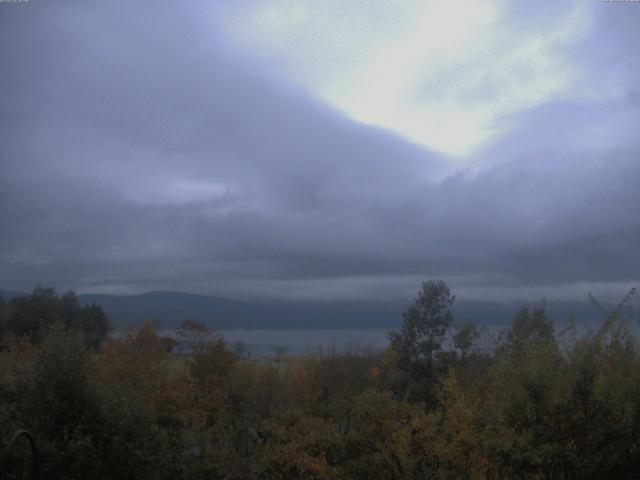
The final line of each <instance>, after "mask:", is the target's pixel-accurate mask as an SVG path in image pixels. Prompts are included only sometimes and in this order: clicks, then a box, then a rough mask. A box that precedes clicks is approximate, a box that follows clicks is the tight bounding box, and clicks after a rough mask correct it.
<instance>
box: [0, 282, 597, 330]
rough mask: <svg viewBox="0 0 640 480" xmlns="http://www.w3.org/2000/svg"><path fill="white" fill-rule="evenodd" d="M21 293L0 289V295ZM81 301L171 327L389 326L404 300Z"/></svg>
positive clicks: (553, 311) (556, 309)
mask: <svg viewBox="0 0 640 480" xmlns="http://www.w3.org/2000/svg"><path fill="white" fill-rule="evenodd" d="M23 295H26V294H25V293H21V292H15V291H10V290H2V289H0V297H3V298H4V299H5V300H9V299H11V298H14V297H17V296H23ZM78 299H79V300H80V301H81V302H82V303H96V304H98V305H100V306H101V307H102V308H103V309H104V311H105V312H106V313H107V315H108V316H109V318H111V320H112V322H113V324H114V326H115V327H116V328H123V327H126V326H132V325H140V324H141V323H143V322H144V321H147V320H157V321H159V322H160V323H161V324H162V325H164V326H165V327H169V328H171V327H174V326H176V325H178V324H179V323H180V322H181V321H182V320H184V319H186V318H195V319H197V320H200V321H202V322H205V323H207V324H208V325H210V326H211V327H213V328H216V329H229V328H263V329H270V328H303V329H311V328H394V327H398V326H400V325H401V323H402V312H403V310H404V308H405V307H406V305H408V304H409V302H407V304H405V305H401V304H365V303H320V302H315V303H311V302H309V303H306V302H282V303H278V304H269V305H258V304H250V303H243V302H238V301H235V300H229V299H224V298H217V297H210V296H206V295H195V294H190V293H180V292H170V291H169V292H161V291H159V292H150V293H143V294H140V295H103V294H84V295H78ZM524 305H526V303H524V302H511V303H499V302H489V301H484V302H482V301H465V300H459V301H458V302H456V304H455V305H454V308H453V311H454V316H455V319H456V321H457V322H464V321H468V320H471V321H474V322H476V323H477V324H479V325H504V324H508V323H509V322H511V320H512V319H513V316H514V315H515V313H516V312H517V311H518V309H519V308H521V307H522V306H524ZM547 309H548V312H549V316H550V317H551V318H552V319H553V320H555V321H556V322H566V321H568V320H570V319H571V318H575V319H576V320H577V321H579V322H594V321H598V320H600V319H601V314H600V312H599V311H598V310H597V309H596V308H595V307H594V306H593V305H591V304H590V303H588V302H586V301H583V302H548V303H547Z"/></svg>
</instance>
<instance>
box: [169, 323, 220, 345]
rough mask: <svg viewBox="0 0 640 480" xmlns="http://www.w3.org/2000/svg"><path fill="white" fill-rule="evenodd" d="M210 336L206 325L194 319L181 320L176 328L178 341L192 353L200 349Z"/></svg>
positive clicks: (210, 332) (209, 330) (210, 333)
mask: <svg viewBox="0 0 640 480" xmlns="http://www.w3.org/2000/svg"><path fill="white" fill-rule="evenodd" d="M212 334H213V332H212V331H211V329H210V328H209V327H207V325H205V324H204V323H202V322H199V321H198V320H196V319H195V318H187V319H185V320H183V321H182V323H181V324H180V326H179V327H178V328H176V336H177V337H178V341H179V342H180V343H182V344H183V345H185V346H186V347H187V348H189V349H190V350H192V351H194V352H195V351H196V350H198V349H201V348H202V347H203V346H204V345H205V344H206V342H207V341H208V340H210V339H211V337H212Z"/></svg>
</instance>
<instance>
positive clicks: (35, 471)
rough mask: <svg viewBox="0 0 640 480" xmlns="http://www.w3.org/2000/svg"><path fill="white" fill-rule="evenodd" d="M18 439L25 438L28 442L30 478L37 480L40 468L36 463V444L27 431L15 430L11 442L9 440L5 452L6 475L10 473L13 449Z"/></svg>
mask: <svg viewBox="0 0 640 480" xmlns="http://www.w3.org/2000/svg"><path fill="white" fill-rule="evenodd" d="M20 437H26V438H27V440H28V441H29V445H30V446H31V478H33V479H37V478H38V470H39V466H40V465H39V461H38V449H37V448H36V442H35V440H34V439H33V435H31V433H29V432H28V431H27V430H17V431H16V432H15V433H14V434H13V435H12V436H11V440H9V451H8V452H7V474H10V473H11V470H12V465H11V460H12V459H13V450H14V449H15V447H16V444H17V443H18V439H19V438H20Z"/></svg>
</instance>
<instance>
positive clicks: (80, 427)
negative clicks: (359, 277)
mask: <svg viewBox="0 0 640 480" xmlns="http://www.w3.org/2000/svg"><path fill="white" fill-rule="evenodd" d="M444 287H446V286H445V285H443V284H441V283H434V284H430V283H427V284H425V287H424V288H423V290H422V292H421V296H420V297H419V298H418V300H417V301H416V304H414V305H413V306H412V307H410V308H409V310H408V311H407V314H406V315H405V321H406V322H407V323H405V328H404V329H402V330H401V331H399V332H398V334H397V335H394V337H393V338H392V343H391V347H390V348H389V349H388V350H387V351H385V352H382V353H380V354H367V355H356V354H342V355H337V354H335V353H331V354H328V355H324V356H315V357H312V356H307V357H300V358H293V359H289V360H287V361H280V362H277V363H276V362H274V363H272V364H271V365H262V364H257V363H252V362H248V361H243V360H241V359H239V358H238V357H236V355H234V354H233V353H232V352H231V351H230V350H229V349H228V348H227V345H226V344H225V343H224V341H223V340H221V339H217V340H215V341H213V342H210V343H208V344H206V345H201V346H199V348H198V349H197V350H196V351H195V352H194V354H193V356H191V357H185V356H180V355H175V354H170V353H169V352H168V351H167V347H166V344H165V342H164V341H163V340H162V338H160V337H159V336H158V335H157V334H156V332H155V331H154V330H153V328H152V327H151V326H149V325H145V326H144V327H142V328H141V329H140V330H138V331H137V332H132V333H130V334H129V335H128V336H127V337H126V338H122V339H112V340H108V341H107V342H105V343H104V345H103V346H102V348H101V349H99V350H96V349H94V348H92V346H91V344H90V343H91V342H87V341H86V334H85V332H83V331H82V329H80V331H78V329H77V324H76V323H74V322H70V321H68V320H67V321H65V320H64V319H63V318H62V319H61V318H56V319H55V320H54V321H53V324H52V325H51V326H49V328H48V329H47V330H46V332H41V334H39V335H36V336H32V335H26V336H24V337H23V338H17V337H16V338H13V339H10V340H9V341H8V344H7V349H6V351H5V352H4V353H2V354H1V355H2V356H1V357H0V358H1V363H0V434H2V439H3V440H2V441H5V440H6V438H7V437H8V435H9V434H10V432H12V431H13V430H14V429H16V428H18V427H27V428H29V429H31V430H32V431H33V432H34V434H35V436H36V438H37V439H38V444H39V447H40V449H41V453H42V466H43V473H44V474H45V476H44V477H43V478H54V479H55V478H59V479H63V478H64V479H76V478H77V479H80V478H96V479H100V478H104V479H106V478H136V479H144V478H153V479H164V478H166V479H172V480H175V479H178V478H185V479H252V478H253V479H365V478H366V479H369V478H374V479H404V478H406V479H425V478H438V479H458V478H469V479H488V478H504V479H507V478H522V479H539V478H558V479H573V478H580V479H582V478H587V479H588V478H594V479H595V478H623V479H624V478H635V477H634V476H635V475H636V472H638V471H640V355H639V352H638V346H637V343H636V341H635V339H634V337H633V335H632V334H631V331H630V328H629V324H628V323H627V322H626V321H625V319H624V317H623V316H621V315H620V313H621V312H622V311H623V310H619V311H617V312H616V314H615V315H612V316H610V317H608V318H607V319H605V321H603V324H602V326H601V327H600V328H599V329H597V330H596V331H593V332H590V333H587V334H584V335H581V336H580V335H577V334H576V332H575V330H568V331H566V332H564V334H562V335H560V334H558V333H556V332H554V325H553V322H551V320H550V319H549V318H547V316H546V313H545V310H544V305H541V306H537V307H534V308H533V309H523V310H522V311H520V312H519V313H518V314H517V316H516V318H515V319H514V321H513V324H512V325H511V326H510V328H508V329H507V330H506V331H505V332H504V334H503V335H502V336H501V337H500V338H499V339H498V341H497V342H498V343H497V344H496V345H495V349H494V350H493V351H492V353H487V352H486V350H485V351H484V353H483V351H481V350H480V349H478V348H476V347H475V345H474V342H475V341H477V340H478V336H479V334H478V331H477V330H476V329H475V327H473V326H472V325H465V326H460V327H459V328H458V329H457V330H455V331H451V329H452V320H453V319H452V318H450V314H449V310H448V307H449V305H450V304H451V302H452V300H453V297H452V296H451V295H450V293H449V292H448V289H446V288H444ZM430 295H436V296H437V298H429V296H430ZM403 335H405V337H403ZM447 339H450V340H451V341H450V343H449V345H450V346H449V347H445V343H446V342H447V341H448V340H447ZM416 385H418V386H417V387H416Z"/></svg>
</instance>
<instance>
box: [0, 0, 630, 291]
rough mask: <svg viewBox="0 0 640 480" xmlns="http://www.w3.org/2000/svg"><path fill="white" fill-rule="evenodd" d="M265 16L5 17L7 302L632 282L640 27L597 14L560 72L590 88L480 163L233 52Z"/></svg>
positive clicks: (214, 11)
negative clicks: (39, 292) (28, 295)
mask: <svg viewBox="0 0 640 480" xmlns="http://www.w3.org/2000/svg"><path fill="white" fill-rule="evenodd" d="M238 5H240V6H238ZM567 5H568V4H567ZM260 6H261V4H254V3H252V2H243V3H241V4H234V6H233V10H232V9H231V8H226V7H224V6H219V7H215V8H212V7H211V6H210V5H209V4H208V3H206V2H203V3H198V2H188V3H187V4H185V3H175V2H159V3H157V2H153V3H149V4H143V3H135V4H132V3H131V2H95V3H94V2H68V3H56V4H55V5H54V4H52V3H46V4H44V3H40V2H33V1H32V2H29V3H26V4H0V62H1V63H0V69H1V72H2V74H1V75H0V145H2V148H1V149H0V219H1V220H2V229H1V231H0V286H2V287H4V288H13V289H29V288H31V287H33V286H34V285H35V284H36V283H42V284H47V285H56V286H58V287H62V288H64V287H73V288H76V289H78V290H80V291H104V292H120V293H126V292H139V291H146V290H153V289H176V290H183V291H193V292H201V293H209V294H216V295H221V296H229V297H235V298H246V299H249V298H251V299H265V300H269V299H276V298H278V299H281V298H284V299H313V300H356V299H357V300H371V301H378V300H397V299H404V298H407V296H411V295H412V294H413V292H414V291H415V290H416V288H417V286H418V283H419V282H420V281H421V280H422V279H426V278H429V277H442V278H446V279H448V280H449V281H450V282H451V284H452V285H453V287H454V288H455V289H456V290H458V291H459V292H461V294H462V295H465V294H466V295H467V296H470V297H473V296H480V295H482V296H486V295H489V296H490V295H494V296H497V297H499V296H500V295H504V296H506V297H507V296H513V295H514V292H516V293H517V295H521V294H522V295H529V294H531V293H532V292H533V294H535V295H539V294H546V295H548V296H550V297H553V296H554V295H556V296H559V297H561V296H573V295H576V294H578V293H579V292H576V290H579V289H578V288H577V287H580V289H581V288H585V291H584V292H583V294H584V293H586V291H587V289H589V288H591V287H594V286H595V287H597V288H598V289H599V290H600V291H603V292H607V294H608V293H615V292H618V290H619V289H621V288H623V287H624V288H623V291H624V290H626V286H628V287H631V286H633V285H634V284H637V283H638V280H639V279H640V220H638V219H639V218H640V216H639V215H638V214H637V212H636V211H635V210H636V208H637V206H638V205H640V139H638V137H637V133H636V129H637V124H638V120H640V91H639V89H638V87H639V86H640V65H639V60H638V57H637V55H635V54H634V53H633V52H634V45H635V44H636V43H637V40H638V36H639V35H640V34H638V33H637V29H636V25H637V24H638V22H639V21H640V5H634V4H631V5H618V4H612V3H605V4H602V5H599V6H598V7H597V8H595V9H593V11H590V12H589V15H590V17H589V29H588V32H586V33H584V34H583V36H582V37H581V38H580V40H579V41H576V42H572V43H570V44H567V45H566V48H565V50H562V51H559V52H557V53H558V55H564V56H566V57H567V58H568V59H570V60H571V65H573V66H574V67H575V69H576V70H575V71H576V72H578V73H579V74H580V75H579V79H580V81H579V82H578V83H575V84H573V86H572V88H573V89H572V90H570V91H568V92H564V93H563V94H562V95H558V96H557V97H554V98H549V99H545V101H544V102H542V103H539V104H536V105H534V106H533V105H527V106H526V108H525V107H523V108H520V109H518V110H517V111H509V112H508V113H505V114H503V115H500V116H499V118H498V117H496V119H495V120H494V121H495V122H496V128H498V127H504V128H501V130H500V131H503V132H505V133H503V134H501V135H498V136H496V137H495V138H492V140H491V142H488V143H486V144H483V145H482V147H481V148H478V149H477V150H476V151H474V153H473V155H472V156H471V157H470V158H468V159H467V161H466V162H460V161H459V160H458V159H452V158H449V157H448V156H447V155H446V154H444V153H439V152H438V150H437V149H436V148H435V147H434V148H433V149H429V148H428V147H426V146H424V145H417V144H414V143H411V141H409V140H407V139H406V138H405V137H403V135H402V132H401V131H392V130H388V129H384V128H382V127H377V126H373V125H364V124H361V123H357V122H356V121H355V120H352V119H351V118H350V117H349V116H348V115H347V114H345V113H344V112H341V111H340V110H338V109H337V108H336V107H334V106H333V105H331V104H330V103H327V102H326V101H325V100H323V99H322V98H321V96H316V95H315V94H314V91H313V90H312V89H309V88H307V87H306V86H305V85H304V83H297V82H296V81H295V79H289V78H288V77H287V75H286V72H283V71H281V70H279V69H278V68H277V65H279V64H278V62H269V61H268V58H267V57H265V55H264V54H263V53H256V52H253V51H252V50H251V49H249V48H248V47H247V46H246V45H243V44H241V43H238V42H237V41H235V40H234V36H233V35H232V34H230V33H229V28H228V26H227V24H226V22H228V21H229V22H230V21H231V20H230V19H231V18H232V17H233V18H235V19H237V16H238V15H239V12H240V13H242V12H244V11H246V12H247V15H249V13H251V12H252V11H254V10H255V9H257V8H258V7H260ZM566 8H570V7H566ZM554 12H555V11H554V10H553V9H551V10H550V11H549V12H548V15H554V14H555V13H554ZM537 13H538V16H539V17H540V18H538V19H537V20H536V21H537V22H540V23H544V21H545V17H544V15H545V10H544V9H541V10H540V11H538V12H537ZM507 14H508V15H510V16H509V17H508V18H509V19H511V20H512V21H513V22H517V21H522V19H521V18H519V17H518V16H517V15H515V14H514V13H509V12H507V13H505V15H507ZM620 293H623V292H620Z"/></svg>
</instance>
